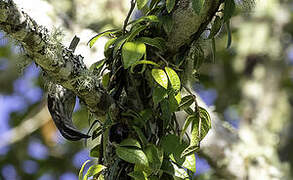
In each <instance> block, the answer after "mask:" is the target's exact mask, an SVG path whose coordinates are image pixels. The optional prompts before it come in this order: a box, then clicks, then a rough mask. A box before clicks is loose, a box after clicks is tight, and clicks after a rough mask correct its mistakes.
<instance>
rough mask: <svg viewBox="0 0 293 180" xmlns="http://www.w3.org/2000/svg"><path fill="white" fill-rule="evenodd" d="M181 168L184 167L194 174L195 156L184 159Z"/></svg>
mask: <svg viewBox="0 0 293 180" xmlns="http://www.w3.org/2000/svg"><path fill="white" fill-rule="evenodd" d="M182 167H185V168H187V169H189V170H190V171H192V172H193V173H195V171H196V159H195V154H191V155H189V156H186V157H185V161H184V163H183V164H182Z"/></svg>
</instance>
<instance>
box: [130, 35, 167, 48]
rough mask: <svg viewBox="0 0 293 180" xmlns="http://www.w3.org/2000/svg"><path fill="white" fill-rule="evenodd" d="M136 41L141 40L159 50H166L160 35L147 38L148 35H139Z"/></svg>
mask: <svg viewBox="0 0 293 180" xmlns="http://www.w3.org/2000/svg"><path fill="white" fill-rule="evenodd" d="M136 41H139V42H143V43H145V44H147V45H150V46H153V47H156V48H158V49H159V50H160V51H165V50H166V41H165V40H164V39H163V38H161V37H156V38H149V37H141V38H138V39H137V40H136Z"/></svg>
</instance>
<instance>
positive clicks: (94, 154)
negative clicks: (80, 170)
mask: <svg viewBox="0 0 293 180" xmlns="http://www.w3.org/2000/svg"><path fill="white" fill-rule="evenodd" d="M100 148H101V144H98V145H96V146H95V147H94V148H92V149H91V150H90V156H91V157H95V158H99V157H100Z"/></svg>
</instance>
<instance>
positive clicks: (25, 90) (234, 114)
mask: <svg viewBox="0 0 293 180" xmlns="http://www.w3.org/2000/svg"><path fill="white" fill-rule="evenodd" d="M16 2H17V3H18V4H19V6H21V7H23V8H24V10H25V11H26V12H28V14H30V15H31V16H32V17H33V18H34V19H35V20H36V21H37V22H38V23H39V24H42V25H44V26H46V27H48V28H49V29H50V30H52V31H54V32H56V31H61V32H62V33H63V34H64V35H63V38H62V39H61V40H60V41H62V42H63V43H64V45H66V46H68V45H69V44H70V41H71V39H72V38H73V36H74V35H77V36H78V37H80V38H81V42H80V44H79V46H78V47H77V50H76V53H77V54H82V55H83V56H85V58H84V60H85V63H86V64H87V65H88V66H90V64H92V63H94V62H96V61H98V60H101V59H102V58H103V49H104V43H105V42H106V39H103V38H101V39H100V40H99V43H97V44H96V45H95V46H94V47H93V48H91V49H90V48H89V47H87V46H86V43H87V41H88V40H89V39H90V38H91V37H92V36H94V35H95V34H96V33H97V32H101V31H103V30H106V29H110V28H115V27H120V26H121V25H122V23H123V21H124V18H125V17H126V14H127V11H128V8H129V2H128V1H127V0H123V1H122V0H119V1H118V0H62V1H60V0H47V1H45V0H25V1H23V0H17V1H16ZM245 2H246V1H245V0H244V1H241V0H237V3H238V4H239V5H240V6H238V9H237V12H236V14H235V17H233V18H232V19H231V31H232V45H231V47H230V48H228V49H227V48H226V46H227V29H226V28H225V27H222V29H221V31H220V33H219V34H218V35H217V37H216V58H215V62H213V60H212V53H211V52H212V48H211V42H210V41H203V42H201V43H202V45H203V46H205V49H206V55H207V56H206V59H205V62H206V63H205V64H204V65H203V66H202V68H201V69H200V72H199V82H195V84H194V90H195V91H196V92H197V93H198V94H199V96H200V97H201V98H202V99H203V101H204V102H205V104H206V105H207V106H208V107H209V108H210V109H211V110H213V111H214V114H215V115H216V116H217V117H218V118H219V119H220V120H221V122H223V124H224V125H225V127H226V128H227V129H229V130H230V131H231V132H233V133H235V134H237V136H238V137H239V140H238V141H237V142H235V143H233V144H231V145H230V147H229V150H230V151H231V152H229V153H230V154H231V156H230V157H223V158H221V159H218V161H219V163H226V162H227V161H229V162H230V163H228V166H233V165H234V166H233V167H231V168H234V170H235V171H236V172H239V173H245V175H246V177H247V178H248V179H271V178H272V177H274V179H281V178H284V179H290V176H291V175H290V174H291V172H292V168H291V167H292V165H293V164H291V163H293V153H292V152H293V143H292V142H293V134H292V132H293V124H292V122H293V116H292V115H293V113H292V112H293V111H292V107H293V93H292V92H293V91H292V90H293V39H292V36H293V1H292V0H282V1H281V0H280V1H277V0H266V1H261V0H259V1H256V6H255V8H254V9H251V4H249V3H248V4H247V3H245ZM139 15H140V13H139V12H135V13H134V18H135V17H138V16H139ZM54 27H55V28H54ZM58 28H59V29H58ZM41 75H42V72H41V70H40V68H39V67H37V66H36V65H35V64H34V63H31V60H29V59H26V58H25V57H24V56H23V51H22V49H21V47H19V46H17V42H14V41H12V40H11V39H9V38H7V37H6V36H5V34H3V33H2V32H1V33H0V179H5V180H6V179H7V180H14V179H39V180H53V179H61V180H67V179H68V180H75V179H77V175H78V171H79V169H80V167H81V165H82V164H83V162H85V161H86V160H88V159H90V157H89V151H88V150H87V146H86V145H85V142H84V141H80V142H69V141H67V140H65V139H64V138H62V136H61V135H60V133H59V132H58V131H56V128H55V126H54V124H53V122H52V119H51V117H50V115H49V113H48V111H47V107H46V93H45V92H44V87H45V85H44V81H43V80H42V76H41ZM73 118H74V122H75V124H76V126H77V127H78V128H79V129H82V130H83V132H86V131H87V129H88V127H89V122H88V116H87V110H86V109H85V108H84V107H83V105H82V104H79V103H78V101H77V106H76V108H75V114H74V117H73ZM212 123H213V119H212ZM211 138H212V137H211ZM211 138H209V137H207V138H206V139H204V140H203V143H209V142H212V140H210V139H211ZM227 138H229V137H227ZM205 141H207V142H205ZM214 151H215V152H216V153H217V149H216V150H214ZM218 153H220V152H218ZM197 157H198V159H197V162H196V165H197V173H196V176H195V179H214V178H215V177H214V176H218V175H219V173H223V172H221V169H217V167H218V166H217V165H215V164H214V162H213V161H212V159H211V158H209V157H208V156H207V154H200V155H197ZM240 161H241V162H242V161H245V162H247V167H239V166H237V165H238V164H241V163H239V162H240ZM266 168H267V169H266ZM256 175H257V176H256Z"/></svg>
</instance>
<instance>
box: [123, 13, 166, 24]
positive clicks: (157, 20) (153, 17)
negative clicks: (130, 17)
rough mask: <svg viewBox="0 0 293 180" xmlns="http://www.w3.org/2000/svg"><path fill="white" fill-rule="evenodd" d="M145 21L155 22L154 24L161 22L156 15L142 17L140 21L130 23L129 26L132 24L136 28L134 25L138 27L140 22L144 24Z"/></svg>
mask: <svg viewBox="0 0 293 180" xmlns="http://www.w3.org/2000/svg"><path fill="white" fill-rule="evenodd" d="M143 21H147V22H154V23H158V22H160V21H159V18H158V17H157V16H155V15H149V16H142V17H140V18H139V19H137V20H134V21H132V22H130V23H128V25H130V24H132V26H134V25H136V24H138V23H140V22H143Z"/></svg>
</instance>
